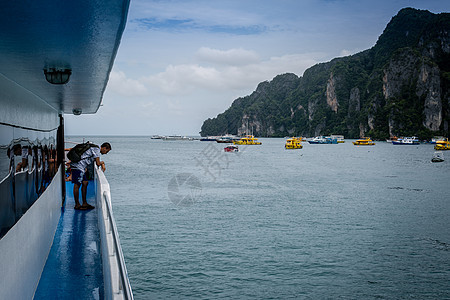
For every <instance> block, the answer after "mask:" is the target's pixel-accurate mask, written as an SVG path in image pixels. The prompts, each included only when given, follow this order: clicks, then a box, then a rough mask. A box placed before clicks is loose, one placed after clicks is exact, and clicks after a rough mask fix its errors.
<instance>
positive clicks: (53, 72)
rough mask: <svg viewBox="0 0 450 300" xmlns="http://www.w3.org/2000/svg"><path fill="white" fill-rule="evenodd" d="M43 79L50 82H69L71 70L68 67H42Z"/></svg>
mask: <svg viewBox="0 0 450 300" xmlns="http://www.w3.org/2000/svg"><path fill="white" fill-rule="evenodd" d="M44 74H45V79H47V81H48V82H49V83H51V84H66V83H68V82H69V78H70V75H71V74H72V70H70V69H56V68H48V69H44Z"/></svg>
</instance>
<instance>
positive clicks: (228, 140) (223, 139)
mask: <svg viewBox="0 0 450 300" xmlns="http://www.w3.org/2000/svg"><path fill="white" fill-rule="evenodd" d="M236 140H239V138H238V137H237V136H234V135H232V134H225V135H223V136H221V137H219V138H217V139H216V142H218V143H232V142H233V141H236Z"/></svg>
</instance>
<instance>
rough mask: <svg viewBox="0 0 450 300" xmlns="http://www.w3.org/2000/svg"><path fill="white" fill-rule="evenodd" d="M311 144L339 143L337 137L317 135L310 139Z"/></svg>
mask: <svg viewBox="0 0 450 300" xmlns="http://www.w3.org/2000/svg"><path fill="white" fill-rule="evenodd" d="M308 143H310V144H337V139H335V138H332V137H329V136H316V137H315V138H313V139H311V140H309V141H308Z"/></svg>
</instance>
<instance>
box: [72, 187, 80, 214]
mask: <svg viewBox="0 0 450 300" xmlns="http://www.w3.org/2000/svg"><path fill="white" fill-rule="evenodd" d="M79 197H80V185H79V184H76V183H75V184H74V185H73V199H74V200H75V209H78V208H80V207H81V205H80V201H79Z"/></svg>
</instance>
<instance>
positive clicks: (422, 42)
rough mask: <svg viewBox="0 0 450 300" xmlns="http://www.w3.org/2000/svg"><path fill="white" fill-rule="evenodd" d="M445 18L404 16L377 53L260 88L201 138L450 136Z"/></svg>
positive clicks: (409, 12) (449, 47) (212, 122)
mask: <svg viewBox="0 0 450 300" xmlns="http://www.w3.org/2000/svg"><path fill="white" fill-rule="evenodd" d="M449 43H450V14H448V13H443V14H433V13H430V12H428V11H422V10H416V9H412V8H405V9H402V10H401V11H400V12H399V13H398V14H397V15H396V16H395V17H393V18H392V20H391V21H390V22H389V24H388V25H387V26H386V29H385V30H384V31H383V34H382V35H381V36H380V37H379V39H378V41H377V43H376V45H375V46H374V47H372V48H371V49H368V50H366V51H363V52H360V53H358V54H355V55H352V56H348V57H342V58H337V59H333V60H332V61H330V62H327V63H321V64H317V65H315V66H313V67H311V68H309V69H308V70H306V71H305V72H304V74H303V76H302V77H298V76H296V75H295V74H283V75H279V76H277V77H275V78H274V79H273V80H272V81H266V82H263V83H260V84H259V85H258V87H257V89H256V90H255V91H254V92H253V93H252V94H251V95H249V96H246V97H243V98H239V99H236V100H235V101H234V102H233V104H232V105H231V107H230V108H229V109H228V110H226V111H225V112H224V113H222V114H219V115H218V116H217V117H216V118H213V119H208V120H206V121H205V122H204V124H203V126H202V130H201V132H200V133H201V134H202V135H218V134H224V133H234V134H243V133H245V132H253V133H254V134H255V135H258V136H287V135H306V136H312V135H319V134H343V135H345V136H346V137H349V138H358V137H360V136H367V135H369V136H372V137H373V138H380V139H382V138H383V139H384V138H387V137H389V136H390V135H418V136H420V137H421V138H429V137H431V136H432V135H438V134H439V135H445V136H448V135H449V132H448V130H449V128H448V124H449V121H450V44H449Z"/></svg>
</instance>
